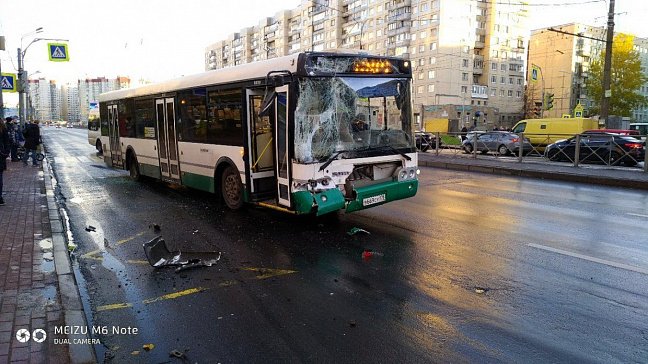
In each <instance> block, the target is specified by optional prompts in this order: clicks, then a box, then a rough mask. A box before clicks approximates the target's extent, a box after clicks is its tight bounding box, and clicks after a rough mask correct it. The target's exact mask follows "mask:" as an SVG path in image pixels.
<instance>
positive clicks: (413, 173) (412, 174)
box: [409, 169, 416, 179]
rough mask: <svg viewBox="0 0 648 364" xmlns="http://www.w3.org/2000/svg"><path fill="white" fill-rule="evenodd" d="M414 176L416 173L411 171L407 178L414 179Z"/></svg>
mask: <svg viewBox="0 0 648 364" xmlns="http://www.w3.org/2000/svg"><path fill="white" fill-rule="evenodd" d="M415 176H416V172H414V170H413V169H411V170H410V172H409V178H410V179H412V178H414V177H415Z"/></svg>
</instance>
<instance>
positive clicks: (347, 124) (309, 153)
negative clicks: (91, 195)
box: [99, 52, 418, 215]
mask: <svg viewBox="0 0 648 364" xmlns="http://www.w3.org/2000/svg"><path fill="white" fill-rule="evenodd" d="M410 87H411V66H410V63H409V61H407V60H403V59H400V58H394V57H378V56H370V55H367V54H364V53H358V54H349V53H330V52H305V53H296V54H293V55H290V56H285V57H280V58H274V59H269V60H265V61H259V62H254V63H250V64H244V65H241V66H236V67H231V68H225V69H220V70H214V71H209V72H205V73H202V74H198V75H193V76H185V77H182V78H179V79H175V80H171V81H168V82H163V83H158V84H151V85H145V86H142V87H138V88H132V89H125V90H118V91H112V92H108V93H104V94H102V95H100V97H99V103H100V106H99V110H100V117H101V143H102V144H103V145H102V149H103V151H104V154H103V155H104V160H105V162H106V163H107V164H108V165H109V166H113V167H115V168H122V169H126V170H129V171H130V175H131V177H132V178H133V179H136V180H137V179H139V178H140V177H142V176H147V177H151V178H156V179H161V180H164V181H166V182H170V183H175V184H181V185H185V186H188V187H192V188H196V189H200V190H204V191H209V192H212V193H216V194H218V195H219V196H222V199H223V201H224V202H225V204H226V205H227V206H228V207H229V208H231V209H238V208H240V207H241V206H242V205H243V204H244V203H252V204H257V205H262V206H266V207H269V208H273V209H278V210H282V211H287V212H292V213H296V214H315V215H324V214H327V213H330V212H333V211H338V210H345V211H346V212H352V211H357V210H361V209H366V208H370V207H374V206H377V205H381V204H383V203H386V202H390V201H395V200H399V199H404V198H408V197H412V196H414V195H415V194H416V191H417V188H418V168H417V153H416V147H415V142H414V139H413V132H412V119H411V114H412V109H411V94H410Z"/></svg>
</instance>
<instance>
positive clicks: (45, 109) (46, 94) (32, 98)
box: [27, 78, 52, 121]
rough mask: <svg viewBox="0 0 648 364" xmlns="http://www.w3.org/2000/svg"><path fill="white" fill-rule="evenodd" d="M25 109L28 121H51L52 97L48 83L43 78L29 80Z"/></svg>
mask: <svg viewBox="0 0 648 364" xmlns="http://www.w3.org/2000/svg"><path fill="white" fill-rule="evenodd" d="M28 82H29V93H28V94H27V109H28V116H29V119H30V120H40V121H50V120H52V95H51V88H50V83H49V81H47V80H46V79H44V78H38V79H30V80H29V81H28Z"/></svg>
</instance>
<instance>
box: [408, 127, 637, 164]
mask: <svg viewBox="0 0 648 364" xmlns="http://www.w3.org/2000/svg"><path fill="white" fill-rule="evenodd" d="M428 134H429V135H430V140H429V141H425V140H424V139H423V140H420V141H419V142H420V143H423V145H420V146H419V147H423V148H422V149H427V151H426V153H434V154H436V155H449V156H455V157H463V158H490V159H492V158H506V159H508V160H511V159H517V161H518V162H520V163H522V162H524V161H542V162H551V163H561V164H562V165H565V164H568V165H573V166H574V167H578V166H579V165H581V164H600V165H607V166H611V167H616V166H623V167H625V168H641V167H643V171H644V172H648V163H645V162H644V161H645V160H646V159H648V148H646V140H647V139H646V135H632V136H629V135H618V134H610V133H595V132H587V133H583V134H576V135H574V134H529V133H527V134H525V133H519V134H515V133H510V132H504V131H502V132H497V131H494V132H479V131H478V132H468V133H440V132H436V133H428Z"/></svg>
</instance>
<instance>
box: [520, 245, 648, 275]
mask: <svg viewBox="0 0 648 364" xmlns="http://www.w3.org/2000/svg"><path fill="white" fill-rule="evenodd" d="M527 245H528V246H530V247H533V248H537V249H542V250H546V251H550V252H553V253H558V254H562V255H568V256H570V257H574V258H580V259H584V260H588V261H590V262H594V263H599V264H604V265H607V266H610V267H615V268H620V269H625V270H629V271H632V272H637V273H641V274H646V275H648V269H643V268H639V267H634V266H631V265H627V264H623V263H617V262H613V261H610V260H605V259H600V258H595V257H591V256H589V255H583V254H578V253H573V252H570V251H567V250H562V249H556V248H552V247H550V246H545V245H539V244H533V243H529V244H527Z"/></svg>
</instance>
